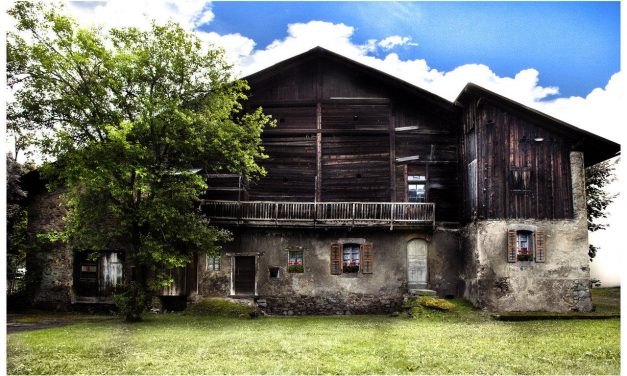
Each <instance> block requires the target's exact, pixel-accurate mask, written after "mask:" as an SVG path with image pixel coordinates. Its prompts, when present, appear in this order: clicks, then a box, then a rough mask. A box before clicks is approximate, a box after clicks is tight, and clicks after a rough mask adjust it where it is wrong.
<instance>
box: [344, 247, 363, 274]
mask: <svg viewBox="0 0 627 376" xmlns="http://www.w3.org/2000/svg"><path fill="white" fill-rule="evenodd" d="M347 250H348V259H347V258H346V256H347ZM355 255H357V257H356V258H355ZM361 259H362V257H361V244H358V243H343V244H342V273H346V274H352V273H359V272H360V271H361ZM347 260H348V265H347Z"/></svg>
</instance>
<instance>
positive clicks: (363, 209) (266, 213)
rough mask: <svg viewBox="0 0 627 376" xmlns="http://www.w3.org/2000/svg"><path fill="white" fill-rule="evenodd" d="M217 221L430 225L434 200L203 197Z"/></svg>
mask: <svg viewBox="0 0 627 376" xmlns="http://www.w3.org/2000/svg"><path fill="white" fill-rule="evenodd" d="M203 209H204V211H205V213H206V214H207V215H208V216H209V218H211V220H212V222H214V223H224V224H243V225H259V226H317V225H318V226H323V227H324V226H351V227H368V226H390V227H395V226H396V227H426V226H427V227H428V226H433V225H434V221H435V215H434V212H435V205H434V204H433V203H409V202H316V203H314V202H276V201H241V202H237V201H209V200H206V201H203Z"/></svg>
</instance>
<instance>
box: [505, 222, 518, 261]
mask: <svg viewBox="0 0 627 376" xmlns="http://www.w3.org/2000/svg"><path fill="white" fill-rule="evenodd" d="M507 262H516V230H508V231H507Z"/></svg>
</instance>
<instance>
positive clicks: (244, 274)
mask: <svg viewBox="0 0 627 376" xmlns="http://www.w3.org/2000/svg"><path fill="white" fill-rule="evenodd" d="M233 287H234V288H235V294H254V293H255V256H236V257H235V275H234V280H233Z"/></svg>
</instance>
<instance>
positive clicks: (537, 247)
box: [507, 226, 546, 262]
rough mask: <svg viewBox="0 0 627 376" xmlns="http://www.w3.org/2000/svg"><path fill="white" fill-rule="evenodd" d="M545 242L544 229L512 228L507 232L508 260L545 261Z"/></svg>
mask: <svg viewBox="0 0 627 376" xmlns="http://www.w3.org/2000/svg"><path fill="white" fill-rule="evenodd" d="M525 227H530V226H525ZM533 227H535V226H533ZM544 243H545V240H544V231H542V230H532V229H510V230H508V232H507V261H508V262H518V261H535V262H544V260H545V253H546V250H545V244H544Z"/></svg>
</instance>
